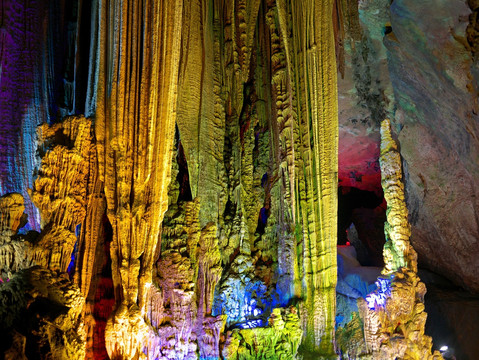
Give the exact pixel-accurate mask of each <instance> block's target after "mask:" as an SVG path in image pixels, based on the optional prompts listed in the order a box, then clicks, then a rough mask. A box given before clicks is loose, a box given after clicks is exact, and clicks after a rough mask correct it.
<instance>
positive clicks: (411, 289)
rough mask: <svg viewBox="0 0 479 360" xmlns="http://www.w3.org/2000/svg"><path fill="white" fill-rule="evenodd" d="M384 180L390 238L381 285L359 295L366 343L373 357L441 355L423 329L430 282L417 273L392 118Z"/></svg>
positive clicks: (386, 131)
mask: <svg viewBox="0 0 479 360" xmlns="http://www.w3.org/2000/svg"><path fill="white" fill-rule="evenodd" d="M380 164H381V184H382V186H383V189H384V197H385V198H386V200H387V204H388V210H387V221H388V222H387V223H386V224H385V226H384V231H385V233H386V238H387V243H386V245H385V246H384V263H385V266H384V270H383V275H382V276H380V277H379V278H378V281H377V282H376V284H377V286H378V289H377V290H375V291H374V292H372V293H371V294H369V295H368V296H367V297H366V299H363V298H359V299H358V307H359V314H360V316H361V319H362V320H363V322H364V337H365V341H366V347H367V349H368V351H369V352H370V353H371V354H372V358H373V359H378V360H379V359H405V360H413V359H414V360H416V359H417V360H419V359H431V360H432V359H435V360H438V359H442V356H441V355H440V354H439V352H438V351H435V352H434V353H431V346H432V339H431V338H430V337H429V336H427V335H425V334H424V329H425V324H426V317H427V314H426V312H425V311H424V295H425V293H426V286H425V285H424V283H422V282H421V281H420V279H419V277H418V275H417V255H416V252H415V251H414V249H413V248H412V245H411V243H410V241H409V236H410V225H409V221H408V210H407V207H406V203H405V198H404V183H403V173H402V163H401V155H400V153H399V147H398V144H397V143H396V141H395V140H394V139H393V137H392V134H391V124H390V121H389V120H384V121H383V122H382V124H381V157H380Z"/></svg>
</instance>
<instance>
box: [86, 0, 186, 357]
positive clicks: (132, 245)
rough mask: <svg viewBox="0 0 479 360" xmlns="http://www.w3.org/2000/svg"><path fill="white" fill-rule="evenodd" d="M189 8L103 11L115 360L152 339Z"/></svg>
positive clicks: (117, 5)
mask: <svg viewBox="0 0 479 360" xmlns="http://www.w3.org/2000/svg"><path fill="white" fill-rule="evenodd" d="M182 4H183V2H182V1H180V0H178V1H166V0H165V1H152V0H145V1H132V0H131V1H129V0H125V1H105V2H102V7H101V9H100V12H101V14H100V19H101V20H100V21H101V35H100V38H101V39H100V44H101V45H100V46H101V50H100V54H101V55H100V76H99V80H98V99H97V113H96V129H95V130H96V136H97V139H98V151H99V160H100V177H101V179H102V180H103V181H104V184H105V195H106V200H107V215H108V218H109V220H110V222H111V225H112V228H113V241H112V244H111V259H112V276H113V283H114V288H115V298H116V308H115V309H114V312H113V314H112V315H111V317H110V319H109V321H108V324H107V329H106V334H105V337H106V346H107V350H108V353H109V355H110V357H111V358H115V359H120V358H124V359H134V358H138V357H139V356H140V346H141V345H142V344H144V343H145V337H146V335H147V328H146V324H145V322H144V315H145V304H146V294H147V290H148V287H149V286H150V284H151V281H152V266H153V263H154V260H155V254H156V253H157V251H156V249H157V243H158V239H159V233H160V224H161V220H162V218H163V214H164V212H165V211H166V208H167V205H168V204H167V187H168V182H169V172H170V168H171V166H170V164H171V156H170V154H171V152H170V150H171V147H172V144H173V139H174V126H175V118H176V98H177V77H178V67H179V57H180V34H181V25H182V23H181V21H182Z"/></svg>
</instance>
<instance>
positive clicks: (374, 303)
mask: <svg viewBox="0 0 479 360" xmlns="http://www.w3.org/2000/svg"><path fill="white" fill-rule="evenodd" d="M391 280H392V279H391V278H378V279H377V281H376V286H377V290H375V291H373V292H372V293H370V294H368V295H367V296H366V297H365V299H366V302H367V303H368V307H369V308H370V309H371V310H374V309H376V308H377V307H378V306H379V307H384V306H385V305H386V300H387V299H388V298H389V297H391Z"/></svg>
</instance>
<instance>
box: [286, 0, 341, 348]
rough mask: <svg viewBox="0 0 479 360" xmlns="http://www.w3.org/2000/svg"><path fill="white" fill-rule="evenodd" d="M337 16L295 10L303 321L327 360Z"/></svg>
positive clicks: (312, 7) (310, 6)
mask: <svg viewBox="0 0 479 360" xmlns="http://www.w3.org/2000/svg"><path fill="white" fill-rule="evenodd" d="M332 11H333V9H332V2H331V1H308V2H305V3H301V4H300V3H297V4H293V6H292V24H293V25H292V26H293V31H292V36H293V41H292V42H293V44H294V51H293V53H294V54H295V56H294V59H293V67H294V70H295V73H296V74H297V77H298V78H297V79H298V80H297V81H296V82H295V86H296V94H297V96H298V99H297V105H296V106H297V108H298V110H297V113H298V123H299V137H300V139H299V149H298V153H299V154H300V155H299V156H298V158H301V159H298V162H299V166H300V169H301V170H300V171H299V174H298V185H297V186H298V187H297V189H298V190H297V191H298V194H297V196H296V199H298V200H297V202H298V203H299V207H298V209H301V210H300V211H301V216H300V217H298V218H299V219H301V220H300V221H302V226H303V237H304V240H303V241H304V242H303V260H302V261H303V264H302V265H303V268H304V273H303V274H302V275H303V281H304V283H305V284H306V288H305V289H304V291H305V295H306V296H305V297H306V299H305V303H304V307H303V312H302V314H301V318H302V319H303V321H305V322H306V323H305V327H306V339H305V341H306V347H308V348H310V349H312V350H316V349H318V350H320V351H321V352H322V353H325V354H334V350H333V338H334V316H335V296H336V294H335V286H336V266H335V264H336V231H337V229H336V214H337V190H336V189H337V169H338V164H337V149H338V130H337V129H338V125H337V96H336V92H337V90H336V60H335V54H334V34H333V26H332V18H331V16H332V15H331V14H332ZM313 19H314V20H313ZM303 169H304V170H303Z"/></svg>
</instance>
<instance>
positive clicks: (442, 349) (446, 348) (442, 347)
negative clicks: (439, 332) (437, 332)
mask: <svg viewBox="0 0 479 360" xmlns="http://www.w3.org/2000/svg"><path fill="white" fill-rule="evenodd" d="M448 349H449V347H448V346H447V345H443V346H441V348H440V349H439V351H440V352H446V351H447V350H448Z"/></svg>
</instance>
